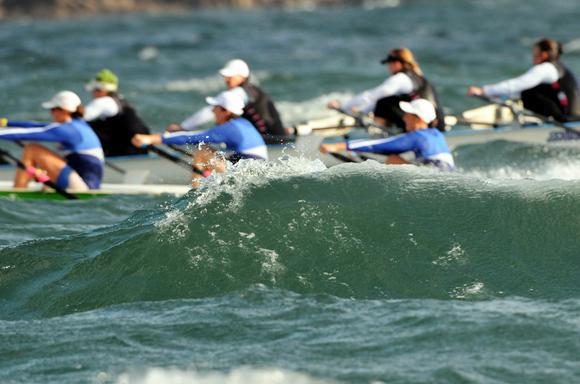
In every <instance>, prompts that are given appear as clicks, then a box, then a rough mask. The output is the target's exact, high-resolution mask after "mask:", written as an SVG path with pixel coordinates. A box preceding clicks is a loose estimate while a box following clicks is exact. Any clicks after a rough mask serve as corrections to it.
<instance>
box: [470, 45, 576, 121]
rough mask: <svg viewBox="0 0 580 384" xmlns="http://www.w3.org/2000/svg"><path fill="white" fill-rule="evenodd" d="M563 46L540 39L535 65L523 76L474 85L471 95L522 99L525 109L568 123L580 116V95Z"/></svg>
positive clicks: (533, 59) (534, 55) (535, 50)
mask: <svg viewBox="0 0 580 384" xmlns="http://www.w3.org/2000/svg"><path fill="white" fill-rule="evenodd" d="M562 53H563V52H562V45H561V44H560V43H559V42H557V41H556V40H553V39H541V40H539V41H537V42H536V43H535V44H534V45H533V47H532V62H533V64H534V66H533V67H532V68H530V69H529V70H528V71H527V72H526V73H524V74H523V75H521V76H518V77H515V78H512V79H509V80H504V81H501V82H499V83H496V84H491V85H485V86H483V87H477V86H471V87H469V89H468V90H467V94H468V95H475V96H478V95H483V96H507V97H512V98H521V100H522V102H523V105H524V108H525V109H527V110H530V111H532V112H535V113H537V114H539V115H542V116H546V117H552V118H554V119H555V120H557V121H560V122H565V121H570V120H577V119H578V118H579V117H580V94H579V90H578V83H577V81H576V78H575V77H574V75H573V74H572V72H571V71H570V70H569V69H568V68H566V67H565V66H564V64H562V63H561V62H560V56H561V55H562Z"/></svg>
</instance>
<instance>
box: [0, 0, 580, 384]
mask: <svg viewBox="0 0 580 384" xmlns="http://www.w3.org/2000/svg"><path fill="white" fill-rule="evenodd" d="M389 4H391V5H393V3H392V2H386V3H382V4H381V3H377V2H375V3H372V4H371V3H369V5H368V6H367V7H365V8H336V9H309V10H304V9H291V10H252V11H234V10H220V11H197V12H192V13H182V14H174V15H111V16H106V17H104V16H103V17H94V18H84V19H77V20H61V21H38V20H34V21H32V20H14V21H7V22H3V23H2V24H0V39H1V41H2V44H1V45H0V74H1V78H2V81H3V84H4V87H3V90H4V91H3V92H0V100H1V101H2V103H1V105H2V114H3V115H6V116H8V117H11V118H14V119H16V118H17V119H40V120H42V119H45V118H46V112H45V111H43V110H41V108H40V106H39V104H40V102H42V101H44V100H45V99H47V98H49V97H50V96H51V95H52V94H53V93H55V92H56V91H58V90H60V89H64V88H68V89H72V90H75V91H77V92H79V94H81V96H82V97H83V99H84V100H87V98H88V95H87V94H86V93H85V92H84V91H83V90H82V85H83V83H84V82H85V81H87V80H88V78H89V77H90V76H91V75H92V74H93V73H94V72H95V71H97V70H98V69H100V68H101V67H110V68H111V69H113V70H115V71H116V72H118V73H119V75H120V77H121V82H122V83H121V87H122V90H123V93H124V94H125V95H126V96H127V98H129V99H130V100H131V101H132V102H133V103H134V104H135V105H136V106H137V108H138V109H139V111H140V112H141V114H142V115H143V117H144V119H145V120H146V121H147V122H149V124H150V125H151V127H152V128H153V129H154V130H155V131H160V130H161V129H162V127H164V126H165V124H167V123H169V122H172V121H179V120H181V119H183V118H184V117H186V116H187V115H188V114H189V113H191V112H193V111H194V110H195V109H197V108H199V107H201V106H202V105H203V97H204V96H207V95H213V94H215V93H217V92H219V91H220V90H222V89H223V84H222V80H221V78H220V77H219V75H217V70H218V69H219V68H220V67H221V65H222V64H223V63H224V62H225V61H227V60H228V59H230V58H233V57H242V58H244V59H246V60H247V61H248V62H249V63H250V65H251V66H252V68H253V70H254V74H255V76H256V77H257V79H258V80H259V81H260V83H261V84H262V85H263V87H264V88H265V89H267V91H268V92H269V93H270V94H271V95H272V96H273V97H274V98H275V99H276V100H277V101H278V103H279V105H280V109H281V112H282V115H283V118H284V119H285V121H287V122H288V123H289V124H292V123H296V122H300V121H303V120H307V119H309V118H313V117H319V116H325V115H329V114H330V112H329V111H326V110H325V108H324V105H325V103H326V102H327V101H328V100H329V99H331V98H347V97H349V96H350V95H353V94H354V93H356V92H357V91H360V90H363V89H365V88H367V87H370V86H373V85H375V84H379V83H380V82H381V81H382V80H383V79H384V76H385V74H386V72H385V69H384V67H383V66H381V65H380V64H379V63H378V61H379V60H380V59H381V58H382V56H383V55H384V54H385V53H386V51H387V50H388V49H390V48H392V47H396V46H408V47H410V48H411V49H412V50H413V51H414V52H415V53H416V55H417V57H418V59H419V61H420V63H421V64H422V66H423V70H424V71H425V73H426V74H427V76H428V77H429V78H430V79H431V80H432V81H433V82H434V83H435V84H436V85H437V86H438V89H439V91H440V93H441V96H442V99H443V100H444V103H445V105H446V106H447V108H448V109H449V110H450V111H451V112H459V111H461V110H462V109H465V108H470V107H474V106H477V105H479V103H478V101H477V100H471V99H469V98H467V97H466V96H464V94H465V90H466V88H467V86H469V85H471V84H483V83H487V82H491V81H496V80H500V79H502V78H505V77H508V76H513V75H517V74H518V73H521V72H523V71H524V70H526V69H527V68H528V67H529V65H530V62H531V58H530V48H529V47H530V45H531V44H532V43H533V42H534V41H535V40H536V39H537V38H540V37H543V36H550V37H555V38H557V39H560V40H562V41H563V42H566V43H567V48H568V54H566V55H565V56H564V57H565V60H566V63H567V64H568V65H569V66H570V67H571V68H572V69H573V70H575V71H576V72H577V73H580V47H578V46H579V45H580V43H579V40H578V39H580V27H578V23H577V20H578V19H579V16H580V7H578V4H577V2H575V1H572V0H570V1H565V0H559V1H553V2H544V1H538V0H532V1H526V2H521V1H519V2H518V1H514V0H501V1H500V0H498V1H477V2H475V1H407V2H401V3H400V4H398V5H396V6H388V5H389ZM575 47H578V48H575ZM579 155H580V149H577V148H556V147H548V146H541V145H529V144H521V143H512V142H504V141H499V142H493V143H487V144H482V145H470V146H465V147H460V148H458V149H457V151H456V152H455V156H456V161H457V165H458V168H459V170H458V172H455V173H453V174H440V173H436V172H432V171H429V170H425V169H414V168H410V167H392V166H390V167H387V166H384V165H381V164H378V163H376V162H366V163H364V164H344V165H340V166H336V167H332V168H330V169H327V168H326V167H325V166H324V165H323V164H322V163H321V162H319V161H312V160H305V159H301V158H291V159H290V160H288V161H286V162H272V163H256V162H252V161H250V162H241V163H239V164H238V165H237V166H236V167H235V168H233V169H232V170H231V171H230V172H228V173H227V174H224V175H221V176H215V177H212V178H210V179H208V180H207V182H206V183H205V184H204V185H203V187H202V188H201V189H200V190H198V191H194V192H190V193H189V194H188V195H186V196H184V197H182V198H179V199H175V198H169V197H145V198H135V197H115V198H103V199H99V200H92V201H66V202H49V201H46V202H43V201H35V202H29V201H10V200H0V230H1V233H2V236H0V335H1V338H0V382H2V383H373V384H374V383H508V382H509V383H573V382H577V381H579V380H580V362H579V359H578V356H579V355H580V338H579V337H578V334H579V332H580V320H579V319H580V284H579V283H578V276H579V274H580V258H579V257H578V256H579V251H578V250H579V249H580V240H579V239H578V233H580V219H579V217H580V204H579V203H580V183H579V182H578V179H579V178H580V171H578V169H580V168H579V167H580V161H578V156H579Z"/></svg>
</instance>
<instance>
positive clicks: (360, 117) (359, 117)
mask: <svg viewBox="0 0 580 384" xmlns="http://www.w3.org/2000/svg"><path fill="white" fill-rule="evenodd" d="M329 108H330V109H332V110H335V111H337V112H339V113H342V114H343V115H345V116H349V117H352V118H353V119H354V121H355V123H356V124H358V125H360V126H361V127H363V128H366V129H367V130H369V132H370V131H371V130H372V129H375V130H377V129H378V130H380V131H381V132H384V133H386V134H387V135H389V136H393V135H396V134H398V133H399V132H393V131H392V130H390V129H389V127H385V126H383V125H379V124H376V123H370V122H367V121H364V118H365V116H366V114H364V113H362V112H356V113H355V112H348V111H345V110H343V109H340V108H334V107H329Z"/></svg>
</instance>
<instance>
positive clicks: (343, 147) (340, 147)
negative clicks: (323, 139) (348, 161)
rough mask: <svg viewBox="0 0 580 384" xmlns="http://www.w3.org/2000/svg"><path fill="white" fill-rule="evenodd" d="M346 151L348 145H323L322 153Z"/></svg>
mask: <svg viewBox="0 0 580 384" xmlns="http://www.w3.org/2000/svg"><path fill="white" fill-rule="evenodd" d="M340 151H346V143H334V144H322V145H321V146H320V152H321V153H328V152H340Z"/></svg>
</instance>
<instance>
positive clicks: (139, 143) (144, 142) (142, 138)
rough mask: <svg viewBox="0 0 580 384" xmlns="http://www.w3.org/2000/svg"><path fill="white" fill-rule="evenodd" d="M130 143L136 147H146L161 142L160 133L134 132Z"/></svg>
mask: <svg viewBox="0 0 580 384" xmlns="http://www.w3.org/2000/svg"><path fill="white" fill-rule="evenodd" d="M131 143H132V144H133V145H134V146H136V147H137V148H142V147H146V146H148V145H156V144H161V135H160V134H153V135H142V134H136V135H135V136H133V138H132V139H131Z"/></svg>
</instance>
